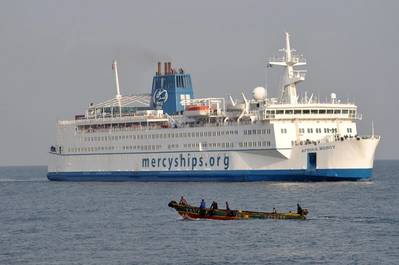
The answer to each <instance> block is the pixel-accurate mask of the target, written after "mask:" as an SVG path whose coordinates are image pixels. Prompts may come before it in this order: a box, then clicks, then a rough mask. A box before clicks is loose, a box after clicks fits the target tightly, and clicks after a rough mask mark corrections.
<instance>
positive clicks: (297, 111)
mask: <svg viewBox="0 0 399 265" xmlns="http://www.w3.org/2000/svg"><path fill="white" fill-rule="evenodd" d="M301 113H302V110H300V109H296V110H294V114H301Z"/></svg>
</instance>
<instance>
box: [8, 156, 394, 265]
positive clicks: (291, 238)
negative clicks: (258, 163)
mask: <svg viewBox="0 0 399 265" xmlns="http://www.w3.org/2000/svg"><path fill="white" fill-rule="evenodd" d="M46 170H47V168H46V167H2V168H0V264H244V263H245V264H287V263H288V264H289V263H296V264H399V186H398V184H399V161H377V162H376V163H375V171H374V177H373V178H372V179H371V180H370V181H359V182H319V183H277V182H254V183H139V182H129V183H101V182H99V183H89V182H87V183H68V182H50V181H47V179H46V177H45V174H46ZM180 195H185V197H186V198H187V199H188V200H189V202H191V203H193V204H199V202H200V199H201V198H204V199H205V200H206V201H207V202H208V204H209V202H211V201H212V200H216V201H218V202H219V205H224V201H226V200H228V201H229V203H230V207H231V208H234V209H253V210H271V209H272V208H273V207H276V208H277V210H281V211H283V210H284V211H285V210H290V209H295V206H296V203H297V202H298V201H299V202H300V203H301V204H302V206H303V207H306V208H309V209H310V216H309V220H306V221H288V220H248V221H183V220H181V218H179V216H178V215H177V213H176V212H175V210H173V209H171V208H168V207H167V204H168V202H169V201H170V200H173V199H174V200H177V199H178V198H179V197H180Z"/></svg>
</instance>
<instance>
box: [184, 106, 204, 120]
mask: <svg viewBox="0 0 399 265" xmlns="http://www.w3.org/2000/svg"><path fill="white" fill-rule="evenodd" d="M184 114H185V115H186V116H190V117H198V116H208V115H209V106H207V105H189V106H187V107H186V110H185V111H184Z"/></svg>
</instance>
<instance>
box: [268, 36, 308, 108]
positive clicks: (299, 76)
mask: <svg viewBox="0 0 399 265" xmlns="http://www.w3.org/2000/svg"><path fill="white" fill-rule="evenodd" d="M280 51H283V52H285V56H284V57H282V58H272V59H270V61H269V65H270V66H272V65H278V66H284V67H285V68H286V71H285V74H284V80H283V87H282V91H281V101H282V102H283V103H289V104H297V103H298V96H297V92H296V84H297V83H299V82H301V81H303V80H305V73H306V71H305V70H294V66H300V65H306V60H305V59H304V58H303V57H302V56H298V55H296V54H294V53H293V52H295V50H294V49H291V44H290V35H289V34H288V32H286V33H285V48H283V49H281V50H280Z"/></svg>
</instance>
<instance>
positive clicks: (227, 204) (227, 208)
mask: <svg viewBox="0 0 399 265" xmlns="http://www.w3.org/2000/svg"><path fill="white" fill-rule="evenodd" d="M226 210H227V211H230V207H229V203H228V202H226Z"/></svg>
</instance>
